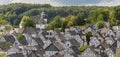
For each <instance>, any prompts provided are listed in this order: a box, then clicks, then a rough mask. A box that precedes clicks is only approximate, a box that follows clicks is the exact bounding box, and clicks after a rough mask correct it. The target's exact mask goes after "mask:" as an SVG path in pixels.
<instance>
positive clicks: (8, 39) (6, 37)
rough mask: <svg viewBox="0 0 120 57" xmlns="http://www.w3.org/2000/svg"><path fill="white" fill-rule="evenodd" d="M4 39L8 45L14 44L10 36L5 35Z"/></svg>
mask: <svg viewBox="0 0 120 57" xmlns="http://www.w3.org/2000/svg"><path fill="white" fill-rule="evenodd" d="M4 39H5V40H6V41H7V42H10V43H12V44H13V43H14V42H15V38H14V37H13V36H12V35H5V36H4Z"/></svg>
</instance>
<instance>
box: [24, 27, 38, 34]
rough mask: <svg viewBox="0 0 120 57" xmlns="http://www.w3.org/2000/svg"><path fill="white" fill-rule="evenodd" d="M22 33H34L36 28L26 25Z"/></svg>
mask: <svg viewBox="0 0 120 57" xmlns="http://www.w3.org/2000/svg"><path fill="white" fill-rule="evenodd" d="M23 33H27V34H36V30H35V28H33V27H26V28H25V29H24V31H23Z"/></svg>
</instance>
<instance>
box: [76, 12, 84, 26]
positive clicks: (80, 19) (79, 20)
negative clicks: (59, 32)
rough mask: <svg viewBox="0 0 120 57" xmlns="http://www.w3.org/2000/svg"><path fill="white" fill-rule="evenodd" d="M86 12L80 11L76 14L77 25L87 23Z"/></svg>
mask: <svg viewBox="0 0 120 57" xmlns="http://www.w3.org/2000/svg"><path fill="white" fill-rule="evenodd" d="M84 19H85V14H84V13H79V14H78V15H77V16H76V19H75V23H76V25H84V24H85V20H84Z"/></svg>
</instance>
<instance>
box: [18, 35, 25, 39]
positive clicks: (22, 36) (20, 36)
mask: <svg viewBox="0 0 120 57" xmlns="http://www.w3.org/2000/svg"><path fill="white" fill-rule="evenodd" d="M23 38H25V36H24V35H22V34H18V37H17V39H18V40H22V39H23Z"/></svg>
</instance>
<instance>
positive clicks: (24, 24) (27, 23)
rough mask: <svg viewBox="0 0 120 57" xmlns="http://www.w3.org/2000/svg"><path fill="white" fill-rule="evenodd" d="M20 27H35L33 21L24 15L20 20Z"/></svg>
mask: <svg viewBox="0 0 120 57" xmlns="http://www.w3.org/2000/svg"><path fill="white" fill-rule="evenodd" d="M21 24H22V27H24V28H25V27H35V22H34V21H33V20H32V19H31V18H30V17H29V16H24V17H23V18H22V21H21Z"/></svg>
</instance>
